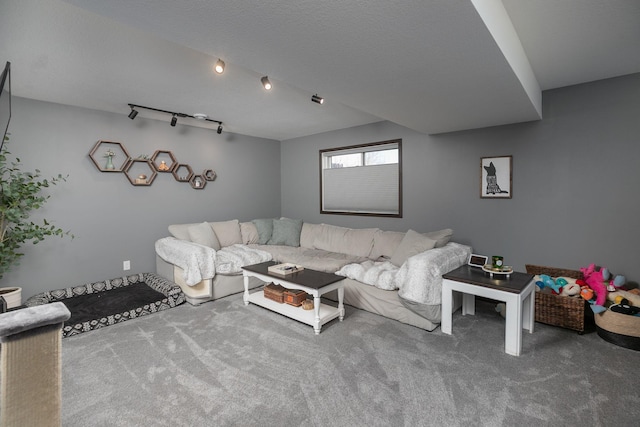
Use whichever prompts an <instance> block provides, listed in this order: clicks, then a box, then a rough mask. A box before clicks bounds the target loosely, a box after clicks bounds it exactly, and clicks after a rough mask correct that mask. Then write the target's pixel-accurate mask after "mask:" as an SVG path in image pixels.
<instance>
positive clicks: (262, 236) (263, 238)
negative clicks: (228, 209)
mask: <svg viewBox="0 0 640 427" xmlns="http://www.w3.org/2000/svg"><path fill="white" fill-rule="evenodd" d="M251 222H253V224H254V225H255V226H256V229H257V230H258V242H257V243H258V244H259V245H266V244H267V243H268V242H269V239H271V235H272V234H273V218H262V219H254V220H253V221H251Z"/></svg>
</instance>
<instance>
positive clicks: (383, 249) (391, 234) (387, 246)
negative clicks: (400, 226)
mask: <svg viewBox="0 0 640 427" xmlns="http://www.w3.org/2000/svg"><path fill="white" fill-rule="evenodd" d="M405 234H407V233H406V232H403V231H382V230H378V231H376V233H375V234H374V235H373V248H371V253H370V254H369V258H371V259H372V260H377V259H378V258H380V257H385V258H387V259H390V258H391V257H392V256H393V254H394V253H395V251H396V249H398V246H400V242H402V239H403V238H404V236H405Z"/></svg>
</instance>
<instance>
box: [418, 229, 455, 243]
mask: <svg viewBox="0 0 640 427" xmlns="http://www.w3.org/2000/svg"><path fill="white" fill-rule="evenodd" d="M423 234H424V235H425V236H427V237H428V238H430V239H433V240H435V241H436V248H441V247H443V246H444V245H446V244H447V243H449V240H451V236H453V230H452V229H450V228H445V229H443V230H438V231H430V232H428V233H423Z"/></svg>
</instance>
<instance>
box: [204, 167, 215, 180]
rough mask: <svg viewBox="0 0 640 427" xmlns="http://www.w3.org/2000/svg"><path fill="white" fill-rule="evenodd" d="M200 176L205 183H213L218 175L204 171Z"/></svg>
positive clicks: (210, 171)
mask: <svg viewBox="0 0 640 427" xmlns="http://www.w3.org/2000/svg"><path fill="white" fill-rule="evenodd" d="M202 176H204V179H206V180H207V181H215V179H216V177H217V176H218V175H217V174H216V172H215V171H214V170H213V169H205V170H204V172H202Z"/></svg>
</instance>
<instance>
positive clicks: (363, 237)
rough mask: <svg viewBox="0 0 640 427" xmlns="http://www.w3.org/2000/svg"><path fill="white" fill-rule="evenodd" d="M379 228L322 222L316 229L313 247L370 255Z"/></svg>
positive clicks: (348, 253)
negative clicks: (339, 225)
mask: <svg viewBox="0 0 640 427" xmlns="http://www.w3.org/2000/svg"><path fill="white" fill-rule="evenodd" d="M377 230H378V229H377V228H359V229H358V228H345V227H338V226H335V225H327V224H321V226H320V227H317V228H316V229H315V233H314V234H315V239H314V241H313V247H314V248H315V249H322V250H325V251H329V252H338V253H341V254H347V255H353V256H361V257H368V256H369V253H370V252H371V248H372V247H373V236H374V234H375V232H376V231H377Z"/></svg>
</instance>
